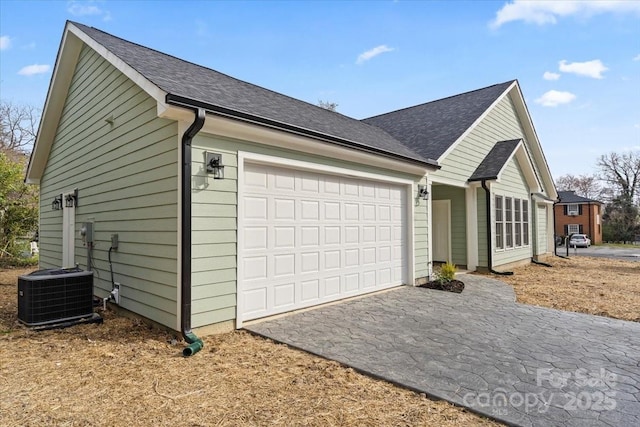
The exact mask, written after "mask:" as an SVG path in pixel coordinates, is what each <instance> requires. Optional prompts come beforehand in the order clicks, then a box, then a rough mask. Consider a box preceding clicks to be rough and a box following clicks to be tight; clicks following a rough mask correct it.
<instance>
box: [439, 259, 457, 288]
mask: <svg viewBox="0 0 640 427" xmlns="http://www.w3.org/2000/svg"><path fill="white" fill-rule="evenodd" d="M455 277H456V265H455V264H452V263H450V262H447V263H446V264H442V266H440V270H438V272H436V280H437V281H438V282H440V283H447V282H450V281H452V280H453V279H454V278H455Z"/></svg>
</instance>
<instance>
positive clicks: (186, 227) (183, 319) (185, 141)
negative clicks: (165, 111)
mask: <svg viewBox="0 0 640 427" xmlns="http://www.w3.org/2000/svg"><path fill="white" fill-rule="evenodd" d="M191 109H192V110H193V112H194V113H195V119H194V121H193V123H191V126H189V128H188V129H187V130H186V131H185V133H184V135H182V144H181V147H180V149H181V150H182V163H181V167H180V172H181V176H182V200H181V202H180V203H181V205H180V213H181V215H182V217H181V221H180V228H181V230H182V251H181V260H182V264H181V268H180V279H181V280H180V281H181V286H180V299H181V303H182V309H181V310H180V329H181V332H182V336H183V337H184V340H185V341H186V342H187V343H188V345H187V346H186V347H185V348H184V349H183V350H182V355H183V356H184V357H189V356H191V355H193V354H196V353H197V352H199V351H200V350H202V347H204V343H203V342H202V340H201V339H200V338H198V337H197V336H196V334H194V333H193V331H192V330H191V231H192V227H191V141H192V140H193V137H194V136H196V134H197V133H198V132H199V131H200V129H202V126H204V120H205V117H206V112H205V110H204V109H202V108H191Z"/></svg>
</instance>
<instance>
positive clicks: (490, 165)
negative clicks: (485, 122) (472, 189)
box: [469, 139, 541, 192]
mask: <svg viewBox="0 0 640 427" xmlns="http://www.w3.org/2000/svg"><path fill="white" fill-rule="evenodd" d="M514 157H515V158H516V159H517V160H518V164H519V165H520V168H521V170H522V173H523V174H524V177H525V179H526V181H527V185H528V186H529V188H530V189H531V191H533V192H538V191H540V190H541V187H540V182H539V180H538V177H537V175H536V172H535V169H534V167H533V162H532V161H531V157H530V156H529V153H528V152H527V150H526V148H525V146H524V141H523V140H522V139H512V140H508V141H498V142H496V144H495V145H494V146H493V148H492V149H491V151H489V153H488V154H487V155H486V156H485V158H484V159H483V160H482V162H481V163H480V164H479V165H478V167H477V168H476V170H475V172H474V173H473V174H472V175H471V177H470V178H469V182H473V181H485V180H487V181H489V180H499V179H500V177H501V175H502V172H503V171H504V170H505V169H506V167H507V164H508V163H509V162H510V161H511V160H512V159H513V158H514Z"/></svg>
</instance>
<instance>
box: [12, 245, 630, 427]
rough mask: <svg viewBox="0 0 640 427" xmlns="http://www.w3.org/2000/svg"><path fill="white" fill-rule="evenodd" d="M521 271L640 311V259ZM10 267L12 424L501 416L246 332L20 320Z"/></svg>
mask: <svg viewBox="0 0 640 427" xmlns="http://www.w3.org/2000/svg"><path fill="white" fill-rule="evenodd" d="M551 263H552V264H553V265H554V267H553V268H546V267H542V266H539V265H530V266H527V267H523V268H519V269H516V270H515V275H514V276H511V277H507V276H504V277H502V276H501V277H497V276H496V278H499V279H501V280H504V281H506V282H509V283H511V284H512V285H513V286H514V288H515V290H516V293H517V296H518V301H520V302H523V303H527V304H535V305H542V306H546V307H553V308H558V309H562V310H571V311H580V312H586V313H591V314H599V315H604V316H610V317H616V318H620V319H627V320H634V321H640V317H639V313H640V263H632V262H624V261H614V260H606V259H595V258H582V257H576V258H571V259H569V260H563V259H560V258H554V259H553V260H552V261H551ZM28 271H29V270H12V271H7V270H5V271H0V425H2V426H42V425H64V426H90V425H95V426H119V425H127V426H131V425H134V426H136V425H154V426H181V425H186V426H237V425H249V426H262V425H285V426H289V425H307V426H331V425H340V426H355V425H357V426H418V425H420V426H422V425H437V426H462V425H464V426H484V425H499V424H497V423H494V422H492V421H489V420H487V419H484V418H481V417H479V416H477V415H475V414H472V413H469V412H467V411H465V410H464V409H461V408H457V407H454V406H452V405H450V404H448V403H446V402H436V401H432V400H429V399H428V398H426V397H424V396H422V395H419V394H416V393H413V392H411V391H407V390H404V389H401V388H398V387H395V386H393V385H391V384H388V383H385V382H383V381H377V380H374V379H371V378H369V377H366V376H364V375H361V374H359V373H357V372H355V371H353V370H352V369H349V368H345V367H343V366H341V365H340V364H338V363H335V362H331V361H327V360H324V359H321V358H318V357H315V356H311V355H309V354H306V353H304V352H301V351H297V350H294V349H291V348H289V347H287V346H285V345H279V344H275V343H273V342H271V341H269V340H265V339H262V338H258V337H255V336H252V335H250V334H248V333H245V332H233V333H229V334H223V335H217V336H212V337H205V339H204V341H205V348H204V349H203V350H202V351H201V352H200V353H197V354H196V355H194V356H192V357H191V358H183V357H182V356H181V350H182V345H183V343H181V342H176V341H175V339H174V338H175V337H174V336H173V335H172V334H170V333H167V332H165V331H161V330H158V329H155V328H152V327H149V326H147V325H146V324H144V323H143V322H141V321H136V320H131V319H127V318H123V317H119V316H116V315H115V314H114V313H113V312H111V311H109V310H108V311H106V312H102V311H101V310H100V311H99V312H100V313H101V314H102V315H103V317H104V319H105V321H104V324H102V325H81V326H74V327H71V328H67V329H62V330H54V331H44V332H33V331H30V330H28V329H26V328H24V327H22V326H21V325H20V324H18V323H17V308H16V300H17V291H16V283H17V276H18V275H19V274H24V273H26V272H28Z"/></svg>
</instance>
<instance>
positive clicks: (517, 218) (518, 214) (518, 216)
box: [513, 199, 522, 247]
mask: <svg viewBox="0 0 640 427" xmlns="http://www.w3.org/2000/svg"><path fill="white" fill-rule="evenodd" d="M521 209H522V205H521V200H520V199H514V200H513V216H514V221H513V226H514V228H515V235H516V247H518V246H522V210H521Z"/></svg>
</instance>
